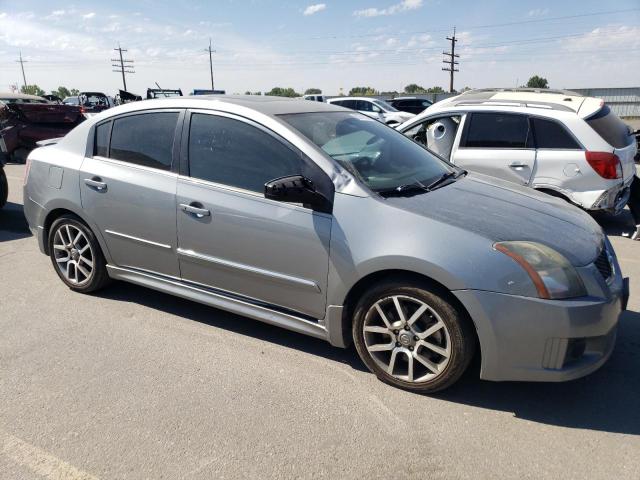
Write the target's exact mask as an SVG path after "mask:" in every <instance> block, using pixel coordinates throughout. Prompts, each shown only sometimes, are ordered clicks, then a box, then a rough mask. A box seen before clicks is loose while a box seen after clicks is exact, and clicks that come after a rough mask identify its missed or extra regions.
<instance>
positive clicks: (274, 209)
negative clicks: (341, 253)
mask: <svg viewBox="0 0 640 480" xmlns="http://www.w3.org/2000/svg"><path fill="white" fill-rule="evenodd" d="M177 204H178V205H187V206H189V205H193V206H195V207H196V208H199V209H202V210H204V211H208V212H209V214H208V215H207V214H205V215H198V213H191V212H189V211H185V210H184V209H182V208H180V207H178V211H177V215H178V218H177V225H178V254H179V258H180V269H181V272H182V278H183V279H184V280H188V281H192V282H196V283H200V284H203V285H208V286H211V287H214V288H218V289H221V290H225V291H228V292H231V293H235V294H238V295H241V296H244V297H249V298H251V299H255V300H259V301H262V302H266V303H268V304H273V305H278V306H280V307H284V308H287V309H291V310H295V311H298V312H301V313H304V314H307V315H310V316H313V317H314V318H322V317H323V315H324V311H325V302H326V284H327V274H328V262H329V241H330V236H331V217H330V216H328V215H325V214H320V213H314V212H311V211H310V210H307V209H304V208H302V207H298V206H293V205H287V204H284V203H278V202H274V201H271V200H266V199H264V198H262V197H261V196H259V195H257V194H252V193H248V192H245V191H237V190H235V189H231V188H226V187H222V186H218V185H215V184H212V183H209V182H204V181H199V180H195V179H191V178H187V177H179V179H178V190H177ZM196 212H197V211H196Z"/></svg>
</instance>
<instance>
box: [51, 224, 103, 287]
mask: <svg viewBox="0 0 640 480" xmlns="http://www.w3.org/2000/svg"><path fill="white" fill-rule="evenodd" d="M53 255H54V258H55V261H56V266H57V268H58V270H59V271H60V273H61V274H62V275H63V276H64V278H65V279H66V280H67V281H68V282H69V283H70V284H71V285H73V286H83V285H86V284H87V283H89V282H90V281H91V277H92V276H93V270H94V252H93V250H92V248H91V243H90V242H89V239H88V238H87V236H86V235H85V234H84V232H83V231H82V230H80V229H79V228H78V227H76V226H75V225H72V224H69V223H65V224H62V225H60V226H59V227H58V229H57V230H56V232H55V234H54V237H53Z"/></svg>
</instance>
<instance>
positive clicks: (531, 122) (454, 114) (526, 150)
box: [397, 89, 637, 213]
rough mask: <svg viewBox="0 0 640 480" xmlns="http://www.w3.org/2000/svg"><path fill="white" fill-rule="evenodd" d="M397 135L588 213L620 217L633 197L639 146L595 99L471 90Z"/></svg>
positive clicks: (551, 92)
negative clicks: (635, 157) (558, 199)
mask: <svg viewBox="0 0 640 480" xmlns="http://www.w3.org/2000/svg"><path fill="white" fill-rule="evenodd" d="M397 129H398V130H400V131H401V132H402V133H404V134H405V135H407V136H408V137H411V138H413V139H414V140H415V141H417V142H420V143H422V144H424V145H425V146H426V147H427V148H429V149H430V150H432V151H433V152H435V153H436V154H438V155H440V156H441V157H443V158H444V159H446V160H448V161H450V162H451V163H453V164H455V165H457V166H459V167H462V168H465V169H468V170H473V171H477V172H480V173H484V174H487V175H491V176H494V177H498V178H502V179H504V180H509V181H512V182H515V183H518V184H520V185H527V186H529V187H532V188H534V189H536V190H540V191H543V192H545V193H548V194H550V195H554V196H556V197H561V198H564V199H566V200H568V201H569V202H571V203H573V204H575V205H578V206H580V207H581V208H583V209H585V210H592V211H595V210H603V211H607V212H610V213H619V212H620V211H622V209H623V208H624V206H625V204H626V203H627V201H628V199H629V194H630V185H631V182H632V181H633V177H634V174H635V164H634V161H633V158H634V156H635V154H636V152H637V146H636V142H635V139H634V137H633V135H632V133H631V130H630V129H629V127H628V126H627V125H626V124H625V123H624V122H622V120H620V119H619V118H618V117H617V116H616V115H615V114H614V113H613V112H612V111H611V110H610V109H609V107H608V106H607V105H605V104H604V102H603V101H602V100H601V99H598V98H593V97H583V96H579V95H578V94H576V93H573V92H567V91H559V90H548V91H546V90H545V91H540V90H533V89H483V90H472V91H469V92H465V93H463V94H461V95H458V96H456V97H451V98H448V99H446V100H443V101H441V102H438V103H436V104H434V105H433V106H431V107H429V108H427V109H426V110H425V111H424V112H423V113H421V114H420V115H418V116H416V117H415V118H413V119H411V120H409V121H407V122H405V123H403V124H402V125H400V126H398V127H397Z"/></svg>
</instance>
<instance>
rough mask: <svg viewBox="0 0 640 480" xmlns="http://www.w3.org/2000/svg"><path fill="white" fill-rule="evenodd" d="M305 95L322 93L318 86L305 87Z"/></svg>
mask: <svg viewBox="0 0 640 480" xmlns="http://www.w3.org/2000/svg"><path fill="white" fill-rule="evenodd" d="M304 94H305V95H321V94H322V90H320V89H319V88H307V89H306V90H305V91H304Z"/></svg>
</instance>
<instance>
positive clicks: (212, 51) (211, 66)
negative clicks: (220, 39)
mask: <svg viewBox="0 0 640 480" xmlns="http://www.w3.org/2000/svg"><path fill="white" fill-rule="evenodd" d="M204 51H205V52H209V70H210V71H211V90H215V89H214V88H213V58H212V57H211V54H212V53H215V50H212V48H211V38H209V48H205V49H204Z"/></svg>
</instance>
